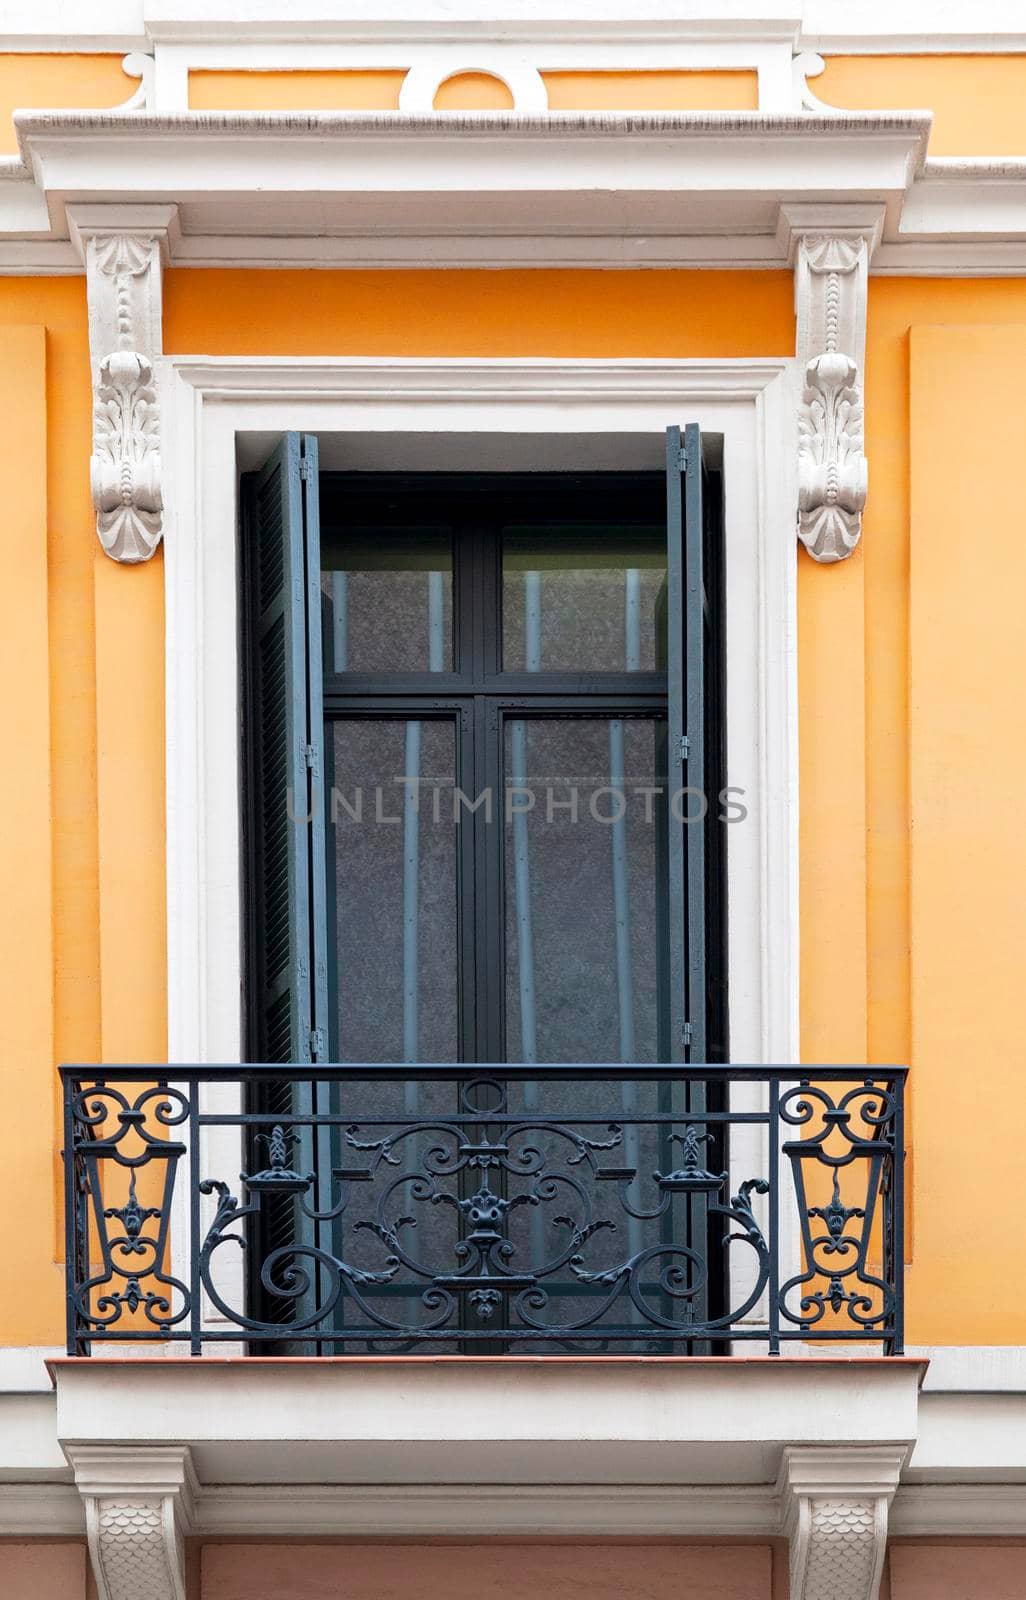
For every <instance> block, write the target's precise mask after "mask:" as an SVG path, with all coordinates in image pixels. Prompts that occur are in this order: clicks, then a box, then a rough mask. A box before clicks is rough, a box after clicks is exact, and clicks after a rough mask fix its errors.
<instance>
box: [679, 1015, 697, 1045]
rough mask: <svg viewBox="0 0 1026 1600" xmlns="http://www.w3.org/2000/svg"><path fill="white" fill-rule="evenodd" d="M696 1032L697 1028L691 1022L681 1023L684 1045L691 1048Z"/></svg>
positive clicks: (681, 1039) (681, 1036)
mask: <svg viewBox="0 0 1026 1600" xmlns="http://www.w3.org/2000/svg"><path fill="white" fill-rule="evenodd" d="M694 1032H695V1030H694V1028H693V1027H692V1026H691V1024H690V1022H682V1023H681V1025H680V1042H681V1044H683V1045H687V1047H688V1048H689V1049H690V1048H691V1040H692V1037H693V1036H694Z"/></svg>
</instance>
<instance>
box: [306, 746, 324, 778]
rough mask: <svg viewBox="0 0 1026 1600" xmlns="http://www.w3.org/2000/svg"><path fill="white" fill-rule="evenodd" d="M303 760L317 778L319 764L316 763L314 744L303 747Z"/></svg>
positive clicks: (315, 747)
mask: <svg viewBox="0 0 1026 1600" xmlns="http://www.w3.org/2000/svg"><path fill="white" fill-rule="evenodd" d="M303 760H304V761H305V762H306V764H307V766H308V767H309V769H310V771H311V772H312V773H313V775H314V777H315V778H316V777H318V776H319V775H320V774H319V764H318V761H317V746H316V745H315V744H305V745H304V746H303Z"/></svg>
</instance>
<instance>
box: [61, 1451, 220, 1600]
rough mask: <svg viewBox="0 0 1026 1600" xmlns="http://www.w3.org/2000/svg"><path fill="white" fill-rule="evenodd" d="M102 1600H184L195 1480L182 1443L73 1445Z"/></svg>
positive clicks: (70, 1453) (71, 1456) (71, 1454)
mask: <svg viewBox="0 0 1026 1600" xmlns="http://www.w3.org/2000/svg"><path fill="white" fill-rule="evenodd" d="M67 1454H68V1459H69V1460H70V1462H71V1465H72V1467H73V1468H74V1471H75V1483H76V1485H77V1487H78V1490H79V1493H80V1494H81V1496H82V1499H83V1501H84V1502H85V1514H86V1536H87V1539H88V1543H89V1557H90V1560H91V1562H92V1567H93V1577H94V1579H95V1581H96V1592H97V1596H98V1600H139V1596H140V1595H145V1596H146V1597H147V1600H186V1596H185V1535H186V1534H187V1533H189V1532H190V1531H191V1529H192V1526H193V1504H194V1497H195V1492H196V1478H195V1474H194V1472H193V1469H192V1461H191V1459H190V1456H189V1451H188V1449H187V1448H186V1447H185V1446H184V1445H158V1446H147V1447H144V1448H141V1449H132V1448H130V1447H128V1446H123V1445H69V1446H68V1447H67Z"/></svg>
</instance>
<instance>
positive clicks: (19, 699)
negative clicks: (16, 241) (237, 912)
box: [0, 53, 1026, 1344]
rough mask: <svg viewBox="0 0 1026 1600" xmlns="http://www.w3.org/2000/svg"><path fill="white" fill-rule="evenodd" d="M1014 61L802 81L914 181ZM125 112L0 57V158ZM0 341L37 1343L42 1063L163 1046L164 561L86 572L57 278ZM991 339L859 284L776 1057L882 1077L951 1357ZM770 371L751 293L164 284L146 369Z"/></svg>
mask: <svg viewBox="0 0 1026 1600" xmlns="http://www.w3.org/2000/svg"><path fill="white" fill-rule="evenodd" d="M1024 59H1026V58H1021V56H999V58H973V56H919V58H908V56H904V58H901V56H895V58H879V56H877V58H866V56H861V58H834V59H831V61H828V67H826V72H824V74H823V75H821V77H818V78H815V80H812V86H813V88H815V93H816V96H818V98H820V99H823V101H828V102H831V104H837V106H847V107H900V106H906V104H916V106H930V107H933V109H935V130H933V139H932V146H930V150H932V154H952V152H959V154H980V152H984V154H989V152H997V150H1000V152H1005V154H1016V152H1018V150H1020V149H1021V147H1023V133H1021V130H1023V126H1024V125H1023V122H1021V115H1020V102H1021V93H1020V90H1021V85H1023V83H1024V82H1026V78H1023V74H1024V72H1026V67H1024V66H1023V61H1024ZM970 77H972V83H973V88H975V93H973V96H972V102H970V98H968V96H967V93H965V86H967V83H968V82H970ZM400 82H402V74H400V72H296V74H274V72H200V74H194V77H192V80H190V90H189V96H190V106H192V107H198V109H211V107H216V109H309V107H339V109H354V107H359V109H387V107H391V106H395V104H397V94H399V85H400ZM752 82H754V75H752V74H747V75H746V74H739V72H738V74H728V72H693V74H680V72H679V74H672V72H664V74H655V72H651V74H586V72H579V74H551V75H549V90H551V94H552V106H554V107H555V109H605V107H616V109H631V107H643V109H680V107H688V109H701V107H704V109H709V107H712V109H731V107H746V106H749V104H752ZM981 83H983V85H984V88H983V91H981V88H980V85H981ZM126 85H128V88H131V80H126V78H125V75H123V72H122V69H120V58H118V56H107V54H99V56H86V54H58V53H51V54H30V56H24V54H8V56H0V125H2V126H3V128H5V130H8V131H6V134H5V138H8V144H11V142H13V134H11V131H10V110H11V109H13V107H14V106H21V107H26V106H43V104H61V106H98V107H101V106H107V104H117V102H118V101H120V99H123V98H125V88H126ZM437 104H439V107H440V109H442V107H448V109H474V107H495V109H501V107H503V106H504V104H507V91H506V90H504V86H503V85H499V83H498V82H496V80H488V78H487V77H482V75H475V77H474V75H469V77H467V82H459V80H456V78H455V80H451V82H450V83H448V85H445V88H443V91H442V98H440V99H439V101H437ZM5 107H6V109H5ZM399 301H402V306H403V315H402V320H399V322H397V318H395V315H394V307H395V304H397V302H399ZM680 306H687V317H680V315H679V307H680ZM0 320H2V323H3V352H2V355H3V362H5V379H3V387H5V394H6V395H8V406H6V427H5V437H6V443H8V450H10V456H11V461H13V462H16V470H14V472H13V483H14V504H13V514H8V517H6V518H5V528H6V534H5V541H6V549H5V570H6V571H8V595H10V597H11V602H13V603H11V605H10V622H8V626H6V627H5V632H3V651H5V667H6V670H5V672H3V682H5V685H6V688H5V691H3V696H2V701H3V717H5V728H6V741H5V744H6V749H8V750H10V752H18V754H16V757H13V758H11V766H10V773H11V781H10V782H8V784H6V786H5V789H3V802H2V803H3V813H5V814H3V821H2V824H0V840H2V842H3V850H5V854H6V866H5V869H3V880H5V883H6V885H8V952H10V954H8V958H6V960H5V962H3V965H2V966H0V1014H2V1016H3V1032H5V1043H3V1050H2V1053H0V1075H2V1080H3V1098H5V1102H6V1104H14V1102H18V1104H19V1106H21V1107H24V1110H26V1118H24V1130H26V1131H24V1134H22V1138H21V1139H19V1142H18V1147H16V1149H14V1150H13V1152H11V1155H10V1162H11V1163H13V1171H14V1174H16V1181H14V1182H13V1184H11V1186H10V1187H11V1194H13V1195H14V1197H16V1200H14V1210H8V1243H6V1248H5V1253H3V1270H5V1275H8V1278H10V1282H11V1283H16V1285H19V1288H21V1290H22V1293H19V1294H16V1296H14V1294H0V1301H2V1302H3V1304H5V1312H3V1318H5V1328H3V1338H5V1341H6V1342H13V1344H51V1342H58V1341H59V1338H61V1294H62V1278H61V1270H62V1269H61V1264H59V1253H61V1221H59V1203H61V1197H59V1181H58V1176H59V1174H58V1168H59V1162H58V1157H56V1147H58V1144H59V1138H58V1126H56V1120H54V1118H56V1107H58V1099H56V1085H54V1075H53V1064H54V1061H75V1059H78V1061H90V1059H102V1061H110V1062H117V1061H131V1059H142V1061H157V1059H162V1056H163V1054H165V1051H166V1022H165V1013H166V995H165V987H166V965H165V938H163V918H165V824H163V760H165V742H163V610H162V608H163V597H162V558H160V554H157V557H155V558H154V560H152V562H150V563H147V565H144V566H139V568H136V570H130V571H125V570H118V568H117V566H114V565H112V563H110V562H109V560H106V557H104V555H102V554H101V550H99V547H98V544H96V541H94V536H93V533H91V520H93V514H91V506H90V496H88V483H86V477H85V472H83V462H85V459H86V456H88V440H90V381H88V355H86V352H88V338H86V299H85V283H83V280H82V278H77V277H70V278H32V277H21V278H19V277H5V278H0ZM1023 330H1026V282H1023V280H1021V278H988V280H973V278H972V277H970V278H959V280H943V278H932V280H925V278H922V280H917V278H890V280H884V278H874V280H872V282H871V286H869V309H868V360H866V419H868V422H866V426H868V458H869V462H871V496H869V504H868V510H866V522H864V539H863V544H861V547H860V549H858V550H856V554H855V555H853V557H852V560H848V562H847V563H844V565H840V566H837V568H820V566H816V565H813V563H812V562H808V560H807V558H804V557H802V558H800V562H799V685H800V688H799V709H800V710H799V715H800V726H799V744H800V950H802V958H800V960H802V965H800V1032H802V1056H804V1059H808V1061H837V1062H842V1061H861V1059H866V1061H869V1062H888V1061H908V1062H911V1066H912V1083H914V1088H912V1125H911V1126H912V1134H911V1174H912V1184H911V1202H909V1221H911V1230H909V1238H911V1248H909V1256H911V1269H909V1280H908V1282H909V1328H908V1333H909V1338H911V1341H912V1342H916V1344H935V1342H941V1344H943V1342H946V1341H951V1339H954V1317H956V1314H957V1310H956V1299H954V1296H952V1294H951V1293H949V1288H951V1283H952V1278H956V1277H957V1278H959V1280H960V1293H968V1290H967V1277H972V1278H973V1280H978V1290H976V1291H973V1294H972V1298H973V1301H975V1306H976V1339H978V1342H994V1344H1012V1342H1018V1341H1021V1339H1024V1338H1026V1322H1024V1314H1023V1307H1021V1296H1020V1294H1018V1291H1016V1286H1015V1282H1013V1280H1008V1278H1007V1277H1004V1278H1002V1274H1000V1270H999V1266H1000V1258H1002V1250H1004V1246H1002V1243H1000V1237H999V1234H997V1230H994V1227H992V1226H991V1224H992V1194H996V1192H1002V1190H1004V1192H1007V1190H1008V1189H1010V1187H1013V1184H1015V1174H1016V1170H1018V1142H1016V1141H1018V1134H1016V1128H1018V1126H1020V1125H1021V1122H1023V1117H1024V1115H1026V1074H1024V1072H1023V1059H1021V1056H1023V1046H1021V1042H1020V1038H1018V1030H1016V1019H1018V1013H1016V998H1018V970H1020V963H1021V950H1023V947H1024V942H1026V926H1024V920H1026V912H1024V910H1023V904H1026V898H1024V896H1023V894H1021V893H1020V888H1021V882H1023V870H1024V867H1026V862H1024V861H1023V859H1021V842H1020V829H1018V824H1016V795H1018V787H1020V781H1021V776H1023V774H1021V773H1020V768H1021V766H1023V755H1021V754H1020V744H1021V741H1018V739H1016V738H1015V733H1013V730H1015V725H1016V720H1018V717H1016V707H1018V690H1016V683H1018V677H1020V674H1018V670H1016V650H1018V645H1020V637H1018V630H1016V614H1015V608H1016V595H1018V594H1020V589H1021V578H1020V574H1018V573H1016V565H1018V563H1020V562H1021V560H1023V558H1021V557H1020V549H1021V541H1018V539H1016V538H1015V536H1013V533H1012V531H1010V530H1013V526H1015V515H1016V501H1018V490H1016V480H1015V474H1013V470H1010V467H1012V466H1013V462H1015V459H1016V429H1020V426H1021V398H1020V394H1018V386H1016V376H1015V374H1016V373H1018V371H1020V370H1021V363H1020V360H1018V344H1020V341H1021V339H1023V338H1024V331H1023ZM792 344H794V322H792V285H791V275H789V274H788V272H781V270H776V272H772V270H770V272H594V270H592V272H589V270H523V272H512V270H498V272H472V270H463V272H451V270H450V272H432V270H416V272H403V274H391V272H315V274H309V272H303V274H298V272H288V270H275V272H266V270H190V269H171V270H170V272H168V275H166V285H165V349H166V350H168V352H170V354H181V352H205V354H210V355H219V354H291V355H304V354H309V355H323V354H352V355H376V354H381V355H571V357H655V355H680V357H695V355H709V357H731V355H757V354H765V352H773V354H788V352H789V350H791V349H792ZM43 464H45V470H42V469H43ZM941 466H943V472H941V470H940V469H941ZM997 651H1000V656H999V654H996V653H997ZM126 664H130V670H126ZM991 1101H992V1102H996V1104H1000V1106H1002V1115H1000V1117H997V1118H992V1120H991V1123H989V1131H988V1136H986V1155H984V1150H983V1149H981V1147H980V1149H976V1150H975V1155H976V1158H981V1160H983V1158H986V1170H988V1178H989V1181H988V1184H986V1186H983V1184H980V1186H964V1187H962V1190H960V1203H959V1208H957V1218H959V1224H957V1229H952V1211H951V1206H949V1203H948V1200H946V1195H948V1194H949V1190H948V1184H949V1182H952V1181H954V1176H956V1174H959V1173H964V1171H965V1163H967V1160H972V1158H973V1149H972V1147H968V1146H967V1118H968V1117H970V1115H972V1110H973V1107H975V1106H976V1104H980V1106H984V1104H988V1102H991Z"/></svg>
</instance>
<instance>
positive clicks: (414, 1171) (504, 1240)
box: [61, 1065, 905, 1355]
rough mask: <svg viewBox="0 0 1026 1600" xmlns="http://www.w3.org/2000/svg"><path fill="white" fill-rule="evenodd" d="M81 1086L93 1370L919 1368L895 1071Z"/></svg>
mask: <svg viewBox="0 0 1026 1600" xmlns="http://www.w3.org/2000/svg"><path fill="white" fill-rule="evenodd" d="M61 1071H62V1077H63V1081H64V1128H65V1191H66V1200H67V1263H68V1267H67V1273H68V1283H67V1317H68V1350H69V1352H71V1353H72V1354H79V1355H83V1354H88V1353H89V1352H90V1351H91V1350H92V1349H94V1348H95V1347H96V1346H98V1345H101V1344H106V1343H112V1342H115V1341H117V1342H130V1343H146V1342H159V1343H163V1342H165V1341H180V1342H181V1343H182V1345H183V1347H187V1348H188V1349H189V1350H190V1351H191V1352H192V1353H193V1354H196V1355H198V1354H200V1353H201V1352H202V1350H203V1348H204V1346H205V1345H213V1346H221V1347H222V1348H224V1347H225V1345H226V1344H227V1345H232V1346H234V1347H236V1348H238V1347H239V1346H240V1345H241V1346H242V1348H243V1349H244V1350H247V1351H249V1352H252V1353H259V1352H263V1353H265V1354H266V1353H274V1352H280V1353H299V1354H303V1353H306V1354H319V1353H328V1354H347V1353H356V1352H367V1351H375V1352H382V1351H389V1352H409V1351H412V1352H437V1351H460V1350H464V1351H466V1350H471V1351H477V1352H480V1351H505V1350H517V1351H523V1352H535V1353H538V1352H541V1353H544V1352H565V1351H567V1350H571V1351H580V1352H596V1351H603V1350H613V1351H636V1352H646V1353H660V1352H668V1353H685V1354H687V1353H726V1352H727V1351H729V1350H730V1348H731V1346H732V1344H733V1343H734V1342H735V1341H738V1340H745V1341H756V1342H757V1343H761V1344H762V1345H763V1347H764V1348H767V1349H768V1350H769V1352H770V1353H777V1352H779V1350H780V1346H781V1342H782V1341H784V1340H794V1339H810V1340H814V1341H817V1342H819V1341H823V1342H834V1341H841V1340H849V1341H850V1340H861V1341H873V1342H875V1343H876V1344H877V1345H879V1346H880V1347H881V1348H882V1350H883V1351H884V1352H885V1353H888V1354H893V1353H896V1352H899V1351H900V1350H901V1341H902V1260H903V1244H902V1234H903V1196H902V1165H903V1152H904V1132H903V1093H904V1081H905V1069H904V1068H897V1067H887V1068H885V1067H872V1068H869V1067H866V1068H862V1067H832V1066H829V1067H828V1066H822V1067H820V1066H817V1067H804V1068H796V1067H794V1066H790V1067H744V1066H689V1067H681V1066H630V1067H625V1066H589V1065H576V1066H548V1067H540V1066H531V1067H514V1066H503V1067H482V1066H464V1065H459V1066H422V1067H410V1066H337V1067H321V1066H317V1067H310V1066H297V1067H284V1066H230V1067H223V1066H221V1067H211V1066H175V1067H152V1066H150V1067H143V1066H119V1067H102V1068H101V1067H64V1068H62V1069H61ZM799 1073H800V1074H801V1076H796V1074H799Z"/></svg>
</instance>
